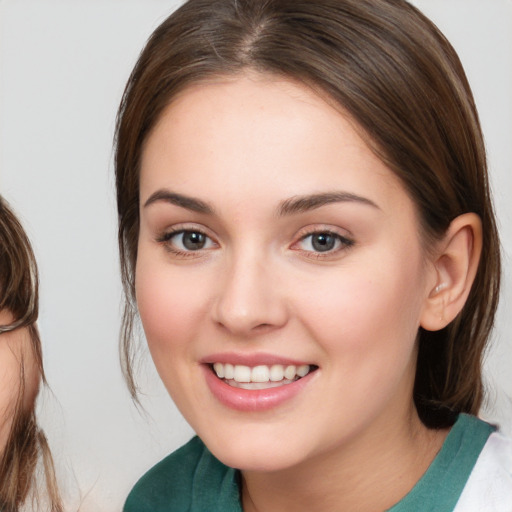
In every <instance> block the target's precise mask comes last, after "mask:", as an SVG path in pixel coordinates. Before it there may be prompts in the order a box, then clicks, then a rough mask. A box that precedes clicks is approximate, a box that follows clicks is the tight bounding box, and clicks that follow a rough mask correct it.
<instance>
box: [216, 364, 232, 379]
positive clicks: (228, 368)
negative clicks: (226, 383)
mask: <svg viewBox="0 0 512 512" xmlns="http://www.w3.org/2000/svg"><path fill="white" fill-rule="evenodd" d="M219 364H221V363H219ZM223 366H224V377H220V378H221V379H222V378H224V379H232V378H234V376H235V367H234V366H233V365H232V364H229V363H228V364H225V365H223Z"/></svg>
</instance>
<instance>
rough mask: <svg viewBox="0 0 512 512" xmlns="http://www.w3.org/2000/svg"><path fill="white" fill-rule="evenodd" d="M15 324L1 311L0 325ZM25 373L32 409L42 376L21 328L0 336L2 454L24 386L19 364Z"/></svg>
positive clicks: (25, 403) (25, 399)
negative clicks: (17, 401) (21, 386)
mask: <svg viewBox="0 0 512 512" xmlns="http://www.w3.org/2000/svg"><path fill="white" fill-rule="evenodd" d="M12 321H13V317H12V314H11V313H10V312H8V311H0V325H7V324H10V323H11V322H12ZM21 361H23V365H24V371H25V394H24V397H23V407H24V408H25V410H29V409H30V408H31V407H33V404H34V401H35V399H36V396H37V392H38V390H39V381H40V374H39V370H38V368H37V364H36V361H35V358H34V356H33V351H32V345H31V339H30V334H29V332H28V329H26V328H19V329H16V330H15V331H12V332H5V333H2V334H1V335H0V453H1V452H3V450H4V448H5V445H6V443H7V440H8V437H9V432H10V430H11V426H12V422H13V416H14V407H15V405H16V400H17V398H18V393H19V389H20V384H21V380H20V379H21V376H20V364H21Z"/></svg>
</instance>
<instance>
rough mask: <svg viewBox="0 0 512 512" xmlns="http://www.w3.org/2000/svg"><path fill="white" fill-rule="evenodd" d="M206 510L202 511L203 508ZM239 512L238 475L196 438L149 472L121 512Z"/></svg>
mask: <svg viewBox="0 0 512 512" xmlns="http://www.w3.org/2000/svg"><path fill="white" fill-rule="evenodd" d="M205 507H206V508H205ZM204 510H208V511H209V512H215V511H217V510H218V511H219V512H220V511H222V512H231V511H234V512H239V511H240V512H241V508H240V505H239V490H238V474H237V472H236V470H234V469H232V468H229V467H227V466H225V465H224V464H222V463H221V462H220V461H219V460H218V459H216V458H215V457H214V456H213V455H212V454H211V453H210V451H209V450H208V448H206V446H205V445H204V444H203V442H202V441H201V440H200V439H199V438H198V437H194V438H192V439H191V440H190V441H189V442H188V443H187V444H185V445H184V446H182V447H181V448H179V449H178V450H176V451H175V452H173V453H172V454H171V455H169V456H168V457H166V458H165V459H163V460H162V461H160V462H159V463H158V464H156V466H154V467H153V468H151V469H150V470H149V471H148V472H147V473H146V474H145V475H144V476H143V477H142V478H141V479H140V480H139V481H138V482H137V483H136V484H135V486H134V488H133V489H132V491H131V492H130V494H129V496H128V498H127V500H126V503H125V505H124V509H123V511H124V512H193V511H201V512H204Z"/></svg>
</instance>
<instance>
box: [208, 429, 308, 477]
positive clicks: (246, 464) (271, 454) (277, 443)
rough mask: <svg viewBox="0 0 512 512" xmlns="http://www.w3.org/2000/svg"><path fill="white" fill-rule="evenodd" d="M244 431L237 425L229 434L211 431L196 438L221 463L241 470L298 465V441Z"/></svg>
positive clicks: (300, 450)
mask: <svg viewBox="0 0 512 512" xmlns="http://www.w3.org/2000/svg"><path fill="white" fill-rule="evenodd" d="M244 430H245V429H243V428H240V429H239V430H238V432H237V433H233V434H231V435H230V434H226V433H225V434H224V435H222V434H221V435H219V434H216V433H215V432H212V431H210V432H209V433H207V434H206V435H204V436H203V435H199V437H201V439H202V440H203V442H204V443H205V444H206V446H207V447H208V449H209V450H210V451H211V452H212V453H213V455H214V456H215V457H217V459H219V460H220V461H221V462H222V463H223V464H225V465H226V466H230V467H232V468H236V469H240V470H242V471H258V472H260V471H261V472H273V471H280V470H284V469H288V468H290V467H293V466H295V465H297V464H299V463H300V461H301V459H302V458H303V456H304V449H303V448H302V449H301V448H300V446H301V444H297V443H293V442H289V441H290V440H289V439H287V438H286V436H285V435H283V434H279V435H277V434H274V435H272V434H271V433H268V432H267V433H259V434H258V433H256V432H247V431H244ZM247 430H252V429H247ZM225 432H226V431H225ZM283 440H287V442H283Z"/></svg>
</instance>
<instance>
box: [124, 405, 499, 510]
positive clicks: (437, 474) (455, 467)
mask: <svg viewBox="0 0 512 512" xmlns="http://www.w3.org/2000/svg"><path fill="white" fill-rule="evenodd" d="M493 431H494V427H493V426H491V425H489V424H487V423H485V422H483V421H481V420H479V419H478V418H475V417H473V416H468V415H466V414H461V415H459V417H458V419H457V421H456V422H455V425H454V426H453V427H452V429H451V431H450V433H449V434H448V436H447V437H446V440H445V442H444V444H443V446H442V448H441V450H440V451H439V453H438V454H437V456H436V458H435V459H434V461H433V462H432V464H431V465H430V467H429V468H428V469H427V471H426V472H425V474H424V475H423V476H422V477H421V479H420V480H419V481H418V483H417V484H416V485H415V486H414V487H413V488H412V490H411V491H410V492H409V494H407V495H406V496H405V497H404V498H403V499H402V500H400V502H399V503H397V504H396V505H394V506H393V507H391V508H390V509H389V511H388V512H406V511H407V512H411V511H414V512H451V511H452V510H453V509H454V507H455V505H456V503H457V501H458V499H459V496H460V495H461V493H462V490H463V489H464V486H465V484H466V482H467V480H468V478H469V475H470V473H471V471H472V469H473V466H474V465H475V463H476V460H477V459H478V456H479V455H480V452H481V451H482V448H483V447H484V445H485V443H486V441H487V439H488V437H489V436H490V434H491V433H492V432H493ZM239 484H240V474H239V472H238V471H237V470H236V469H233V468H230V467H227V466H225V465H224V464H222V463H221V462H220V461H219V460H218V459H216V458H215V457H214V456H213V455H212V454H211V453H210V452H209V451H208V448H206V446H205V445H204V444H203V442H202V441H201V440H200V439H199V438H198V437H194V438H193V439H192V440H190V441H189V442H188V443H187V444H186V445H184V446H182V447H181V448H180V449H179V450H177V451H175V452H174V453H172V454H171V455H169V456H168V457H166V458H165V459H164V460H162V461H161V462H159V463H158V464H157V465H156V466H154V467H153V468H152V469H150V470H149V471H148V472H147V473H146V474H145V475H144V476H143V477H142V478H141V479H140V480H139V481H138V482H137V484H136V485H135V487H134V488H133V489H132V492H131V493H130V495H129V496H128V499H127V500H126V503H125V506H124V512H242V505H241V502H240V487H239Z"/></svg>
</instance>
